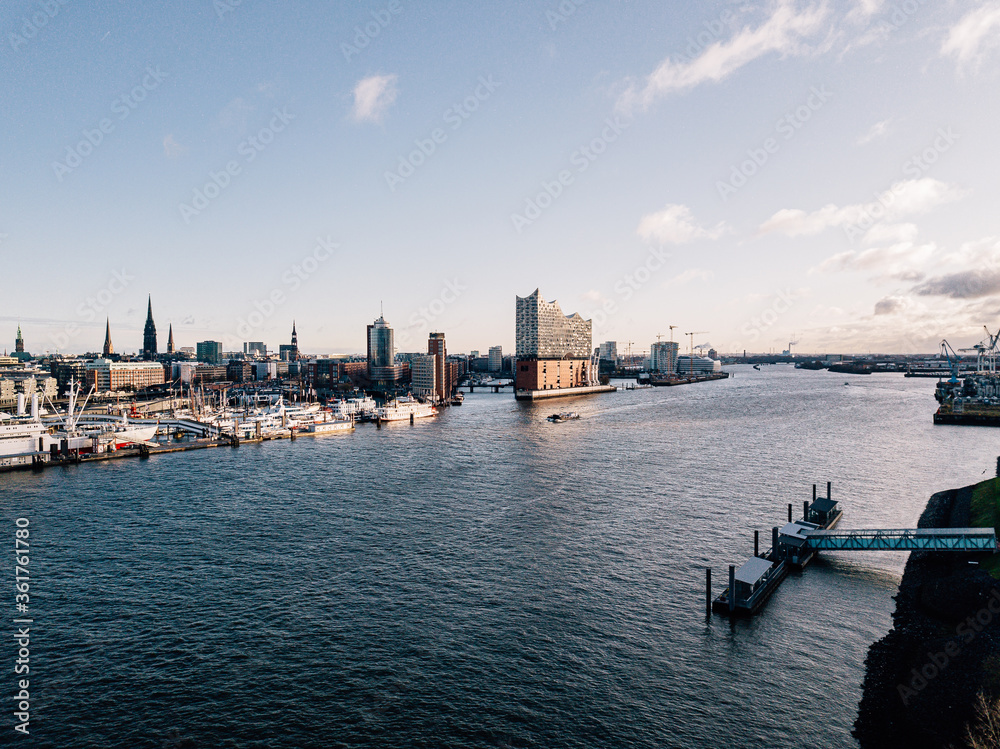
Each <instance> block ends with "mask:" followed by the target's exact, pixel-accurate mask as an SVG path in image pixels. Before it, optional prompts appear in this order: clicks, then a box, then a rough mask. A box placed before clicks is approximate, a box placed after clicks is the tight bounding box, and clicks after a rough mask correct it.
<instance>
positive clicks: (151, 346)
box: [142, 294, 156, 359]
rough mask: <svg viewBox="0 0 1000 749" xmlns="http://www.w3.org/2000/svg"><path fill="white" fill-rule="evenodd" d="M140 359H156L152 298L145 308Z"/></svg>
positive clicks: (150, 297) (151, 297)
mask: <svg viewBox="0 0 1000 749" xmlns="http://www.w3.org/2000/svg"><path fill="white" fill-rule="evenodd" d="M142 358H143V359H155V358H156V325H155V324H153V296H152V294H150V296H149V303H148V305H147V307H146V327H145V328H143V331H142Z"/></svg>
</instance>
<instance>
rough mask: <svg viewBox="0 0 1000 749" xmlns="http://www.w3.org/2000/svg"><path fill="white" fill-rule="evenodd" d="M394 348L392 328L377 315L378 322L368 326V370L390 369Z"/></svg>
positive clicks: (394, 352)
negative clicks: (374, 368)
mask: <svg viewBox="0 0 1000 749" xmlns="http://www.w3.org/2000/svg"><path fill="white" fill-rule="evenodd" d="M395 354H396V351H395V347H394V346H393V342H392V328H390V327H389V323H387V322H386V321H385V318H384V317H382V316H381V315H379V318H378V320H376V321H375V322H374V323H373V324H371V325H369V326H368V368H369V370H371V368H372V367H391V366H392V364H393V361H394V358H395Z"/></svg>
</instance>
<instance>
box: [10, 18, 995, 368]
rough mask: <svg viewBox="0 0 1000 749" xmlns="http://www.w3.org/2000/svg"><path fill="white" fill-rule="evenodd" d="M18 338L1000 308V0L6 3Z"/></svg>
mask: <svg viewBox="0 0 1000 749" xmlns="http://www.w3.org/2000/svg"><path fill="white" fill-rule="evenodd" d="M7 8H8V11H7V12H6V13H5V14H4V17H3V19H2V20H0V34H2V38H0V42H2V46H0V65H2V68H0V69H2V70H3V76H2V78H0V86H2V89H0V93H2V100H3V101H4V104H5V106H4V114H3V117H2V119H0V142H2V143H3V144H4V147H3V149H2V150H0V174H2V177H3V178H2V179H0V260H2V267H3V268H4V273H3V276H4V283H3V294H2V297H0V299H2V304H0V331H3V330H7V331H8V332H7V333H6V334H4V336H5V338H6V339H9V342H8V343H5V344H4V345H6V346H8V347H9V346H12V344H13V338H14V332H15V330H16V325H17V322H18V321H20V322H21V326H22V329H23V330H24V334H25V338H26V341H27V344H28V345H27V347H28V349H29V350H31V351H32V352H33V353H36V354H38V353H43V352H44V351H46V350H49V351H54V350H56V349H58V350H60V351H67V352H82V351H88V350H96V349H98V348H99V347H100V345H101V343H102V342H103V332H104V319H105V317H106V316H109V317H110V318H111V325H112V333H113V337H114V340H115V345H116V348H117V349H118V350H124V351H129V350H137V349H138V348H139V347H140V346H141V341H142V323H143V319H144V317H145V309H146V296H147V294H152V298H153V310H154V315H155V318H156V322H157V327H158V329H159V331H160V338H161V348H162V347H163V346H164V345H165V341H166V331H167V326H168V324H170V323H172V324H173V326H174V336H175V340H176V342H177V345H179V346H184V345H190V346H193V345H194V344H195V342H196V341H200V340H205V339H215V340H222V341H223V342H225V343H227V344H232V345H233V346H236V345H238V344H239V343H240V342H242V341H244V340H263V341H265V342H267V344H268V346H269V347H273V348H277V346H278V344H279V343H283V342H285V341H286V340H287V338H288V335H289V332H290V329H291V324H292V320H293V319H294V320H295V321H296V322H297V326H298V333H299V342H300V346H301V347H302V348H303V349H304V350H305V351H307V352H310V353H335V352H340V353H345V352H358V351H363V350H364V331H365V325H366V324H368V323H369V322H371V321H372V320H373V319H374V318H376V317H378V315H379V312H380V304H382V305H384V313H385V317H386V319H387V320H388V321H389V322H390V324H391V325H393V327H394V328H395V329H396V331H397V346H398V348H399V349H400V350H401V351H408V350H409V351H416V350H421V349H423V348H424V347H425V345H426V344H425V341H426V334H427V333H428V332H429V331H430V330H442V331H444V332H445V333H446V334H447V336H448V341H449V350H451V351H469V350H472V349H479V350H481V351H485V350H486V349H487V348H488V347H489V346H491V345H497V344H500V345H502V346H503V347H504V350H505V351H510V350H512V348H513V339H514V297H515V295H518V294H520V295H525V294H528V293H530V292H531V291H533V290H534V289H535V288H536V287H538V288H540V289H541V292H542V295H543V296H545V297H546V298H548V299H553V298H555V299H558V300H559V302H560V304H561V305H562V308H563V310H564V311H565V312H567V313H570V312H575V311H578V312H580V313H581V314H583V315H584V316H585V317H591V318H592V319H593V320H594V342H595V345H596V343H598V342H599V341H601V340H607V339H611V340H617V341H619V342H620V349H621V348H622V347H623V346H622V343H623V342H626V341H629V340H631V341H634V344H633V350H635V351H639V350H643V349H646V350H648V348H649V343H650V342H651V341H654V340H656V336H657V335H658V334H663V335H664V336H667V335H669V333H670V330H669V327H668V326H670V325H676V326H677V330H676V331H674V336H675V337H678V338H679V337H680V334H682V333H684V332H687V331H706V332H705V333H699V334H698V336H696V341H695V342H696V343H708V342H710V343H712V344H713V345H715V346H716V347H717V348H719V349H720V350H722V351H741V350H743V349H748V350H751V351H767V350H772V349H773V350H781V349H783V348H785V347H786V346H787V343H788V341H789V340H797V341H798V342H799V343H798V346H797V347H796V348H797V349H798V350H801V351H816V352H820V351H829V352H866V351H888V350H893V351H933V350H935V349H936V345H937V342H938V341H939V340H940V339H941V338H942V337H947V338H948V339H949V340H951V341H952V342H953V343H954V344H955V345H968V344H971V343H973V342H975V341H977V340H979V339H980V338H982V335H980V333H981V332H982V326H983V325H984V324H985V325H988V326H989V327H991V328H993V329H996V328H997V327H998V326H1000V322H998V318H1000V314H998V313H1000V228H998V226H997V218H996V216H997V210H996V206H997V205H998V197H1000V195H998V191H1000V188H998V185H997V179H996V175H997V173H998V168H1000V148H998V145H997V138H996V136H995V132H994V131H995V123H996V120H997V107H998V103H997V98H996V91H997V90H998V89H997V84H998V82H1000V68H998V62H1000V50H998V49H997V47H998V46H1000V45H998V41H1000V2H998V0H987V1H986V2H982V1H980V2H966V3H957V2H955V3H952V2H930V0H925V1H924V2H920V0H906V1H905V2H888V1H883V0H849V1H845V2H822V1H812V2H809V1H804V0H803V1H800V2H792V1H791V0H783V1H782V0H779V1H777V2H771V3H754V4H745V3H731V2H717V3H710V2H703V3H697V4H694V3H692V4H689V5H687V6H685V7H678V4H676V3H670V4H667V3H655V2H629V3H618V2H614V3H597V2H594V0H586V2H572V1H571V0H564V2H561V3H560V2H557V1H553V2H549V3H546V2H505V3H502V4H501V3H494V4H478V5H476V6H472V7H470V6H469V5H468V4H466V3H457V2H454V3H451V2H435V3H425V4H419V3H409V2H405V0H394V1H392V2H381V1H380V0H379V1H376V2H371V3H368V2H358V3H329V4H327V3H300V4H297V5H296V6H294V7H291V8H289V7H286V4H281V5H279V4H274V3H264V2H257V1H255V0H243V2H241V3H239V4H238V5H237V4H236V3H235V2H233V0H216V2H211V1H210V0H204V2H201V1H199V2H194V3H188V4H185V5H184V6H182V7H180V8H168V7H161V6H158V5H151V6H150V7H144V6H141V5H136V4H131V3H124V2H104V3H100V4H96V7H92V6H88V5H86V4H83V3H76V2H73V1H72V0H64V2H59V0H46V1H40V0H34V1H33V2H20V1H18V2H11V3H8V6H7Z"/></svg>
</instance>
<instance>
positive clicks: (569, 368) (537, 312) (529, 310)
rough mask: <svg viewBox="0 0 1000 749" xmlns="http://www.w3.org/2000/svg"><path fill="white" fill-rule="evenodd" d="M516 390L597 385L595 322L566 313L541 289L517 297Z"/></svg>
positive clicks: (559, 388) (531, 390) (561, 388)
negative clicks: (541, 292) (594, 357)
mask: <svg viewBox="0 0 1000 749" xmlns="http://www.w3.org/2000/svg"><path fill="white" fill-rule="evenodd" d="M515 332H516V342H517V348H516V352H517V365H516V372H515V389H516V391H528V392H534V391H539V390H564V389H567V388H580V387H591V386H596V385H597V382H598V376H597V369H596V367H595V366H594V362H593V361H592V358H591V357H592V343H591V341H592V334H591V321H590V320H584V319H583V318H582V317H581V316H580V315H579V313H573V314H572V315H564V314H563V312H562V309H560V307H559V303H558V302H556V301H552V302H546V301H544V300H542V298H541V296H540V294H539V291H538V289H535V291H534V292H532V293H531V294H529V295H528V296H526V297H517V318H516V330H515Z"/></svg>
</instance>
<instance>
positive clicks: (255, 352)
mask: <svg viewBox="0 0 1000 749" xmlns="http://www.w3.org/2000/svg"><path fill="white" fill-rule="evenodd" d="M243 353H244V354H246V355H247V356H259V357H260V358H262V359H264V358H266V357H267V346H265V345H264V342H263V341H247V342H244V344H243Z"/></svg>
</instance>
